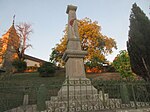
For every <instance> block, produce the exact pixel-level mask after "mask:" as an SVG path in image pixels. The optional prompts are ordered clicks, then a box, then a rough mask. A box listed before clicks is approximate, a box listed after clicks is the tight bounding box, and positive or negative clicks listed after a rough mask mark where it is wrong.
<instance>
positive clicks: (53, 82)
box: [0, 72, 65, 112]
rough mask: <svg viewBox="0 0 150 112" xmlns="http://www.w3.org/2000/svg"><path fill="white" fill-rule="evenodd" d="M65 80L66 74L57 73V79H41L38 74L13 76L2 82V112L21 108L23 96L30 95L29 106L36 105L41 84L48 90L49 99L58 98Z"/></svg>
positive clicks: (0, 90) (0, 91)
mask: <svg viewBox="0 0 150 112" xmlns="http://www.w3.org/2000/svg"><path fill="white" fill-rule="evenodd" d="M64 80H65V76H64V73H63V72H61V73H59V72H58V73H56V74H55V77H40V76H39V74H38V73H17V74H12V76H11V77H9V79H5V80H1V81H0V112H3V111H5V110H8V109H11V108H15V107H17V106H21V105H22V104H23V96H24V95H25V94H28V95H29V104H35V103H36V95H37V91H38V89H39V86H40V85H41V84H45V86H46V88H47V89H48V97H47V99H50V97H51V96H56V95H57V93H58V91H59V89H60V88H61V86H62V83H63V81H64Z"/></svg>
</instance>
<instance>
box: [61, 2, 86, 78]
mask: <svg viewBox="0 0 150 112" xmlns="http://www.w3.org/2000/svg"><path fill="white" fill-rule="evenodd" d="M76 10H77V7H76V6H73V5H68V7H67V11H66V13H67V14H68V38H67V39H68V40H67V50H66V51H65V53H64V55H63V60H64V61H65V62H66V77H69V78H70V79H71V78H85V68H84V63H83V58H84V56H85V55H86V54H87V52H86V51H82V50H81V43H80V37H79V32H78V24H77V18H76Z"/></svg>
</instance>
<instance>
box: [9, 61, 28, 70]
mask: <svg viewBox="0 0 150 112" xmlns="http://www.w3.org/2000/svg"><path fill="white" fill-rule="evenodd" d="M12 65H13V66H14V67H15V69H16V70H17V72H24V71H25V70H26V68H27V63H26V62H25V61H23V60H20V59H15V60H13V62H12Z"/></svg>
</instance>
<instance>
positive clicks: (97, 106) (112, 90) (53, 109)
mask: <svg viewBox="0 0 150 112" xmlns="http://www.w3.org/2000/svg"><path fill="white" fill-rule="evenodd" d="M93 86H94V87H95V88H96V91H95V89H94V88H93ZM46 88H47V94H46V99H45V101H46V108H47V110H48V112H82V111H83V112H87V111H89V112H91V111H92V112H93V111H95V112H96V111H102V110H112V111H113V110H117V109H126V108H128V109H129V108H134V109H137V108H147V107H150V83H148V82H145V81H103V80H91V81H90V80H69V79H67V80H66V82H65V83H64V84H63V85H51V86H49V87H46ZM61 88H63V89H61ZM38 91H39V87H33V86H26V87H25V86H24V87H22V86H15V85H11V84H7V83H2V82H0V112H4V111H7V110H10V109H14V108H16V110H15V111H14V112H20V110H19V109H21V108H22V109H24V108H25V107H24V106H26V107H29V106H32V109H31V110H32V111H33V112H34V111H35V110H36V109H37V106H36V104H37V100H38V98H37V97H38V96H37V93H38ZM25 95H28V98H27V100H28V101H27V102H28V103H27V105H25V103H24V102H25ZM27 110H28V109H27ZM31 110H30V112H32V111H31Z"/></svg>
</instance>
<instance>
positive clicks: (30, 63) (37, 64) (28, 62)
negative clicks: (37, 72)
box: [25, 59, 40, 67]
mask: <svg viewBox="0 0 150 112" xmlns="http://www.w3.org/2000/svg"><path fill="white" fill-rule="evenodd" d="M25 61H26V63H27V66H37V67H40V63H39V62H36V61H32V60H28V59H25Z"/></svg>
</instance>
